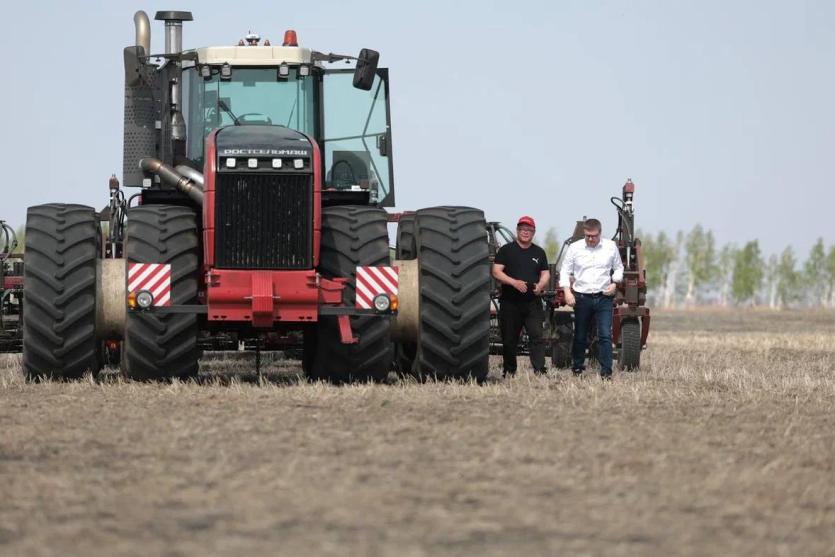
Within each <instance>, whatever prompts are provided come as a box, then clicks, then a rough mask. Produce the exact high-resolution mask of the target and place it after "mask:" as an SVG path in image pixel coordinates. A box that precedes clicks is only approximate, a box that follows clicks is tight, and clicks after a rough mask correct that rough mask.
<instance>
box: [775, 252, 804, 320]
mask: <svg viewBox="0 0 835 557" xmlns="http://www.w3.org/2000/svg"><path fill="white" fill-rule="evenodd" d="M796 266H797V259H796V258H795V256H794V250H793V249H792V247H791V246H786V249H784V250H783V253H781V254H780V259H779V260H778V262H777V268H776V269H775V271H774V272H775V275H776V276H775V282H776V289H777V300H778V302H779V303H780V307H786V306H787V305H789V304H790V303H791V302H793V301H795V300H797V299H798V298H799V296H800V288H799V286H800V284H799V283H800V273H799V272H798V271H797V270H796V269H795V267H796Z"/></svg>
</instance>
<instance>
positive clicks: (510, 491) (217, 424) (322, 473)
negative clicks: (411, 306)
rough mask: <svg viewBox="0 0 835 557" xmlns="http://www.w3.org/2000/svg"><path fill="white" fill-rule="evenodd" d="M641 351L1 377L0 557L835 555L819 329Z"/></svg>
mask: <svg viewBox="0 0 835 557" xmlns="http://www.w3.org/2000/svg"><path fill="white" fill-rule="evenodd" d="M651 343H652V345H651V348H650V350H649V351H648V352H646V353H645V358H644V362H645V370H644V371H642V372H640V373H635V374H617V375H616V377H615V380H614V382H612V383H611V384H603V383H601V382H600V381H599V380H598V379H597V378H595V377H591V376H590V377H585V378H582V379H575V378H571V377H568V376H567V374H566V373H565V372H554V371H552V372H551V374H550V375H549V377H547V378H542V377H537V376H533V375H531V374H529V373H522V374H521V375H520V376H519V377H517V378H515V379H513V380H508V381H501V380H500V379H498V378H497V377H494V381H492V382H491V383H489V384H488V385H486V386H483V387H478V386H476V385H461V384H436V383H430V384H424V385H418V384H414V383H410V382H398V383H395V384H392V385H386V386H379V385H378V386H369V385H354V386H347V387H334V386H329V385H323V384H307V383H304V382H299V381H297V380H296V379H295V374H296V373H297V371H298V368H297V366H296V365H295V364H294V363H286V362H275V363H273V364H272V365H271V368H270V370H269V371H270V373H269V374H268V375H267V378H268V381H267V382H266V384H263V385H259V384H257V383H255V382H253V381H252V380H253V379H254V378H253V376H252V374H251V368H250V366H248V364H247V363H246V362H228V363H224V362H217V361H213V362H209V363H207V364H206V366H205V372H206V373H205V374H204V377H205V379H206V380H205V381H204V382H203V384H173V385H144V384H135V383H124V382H121V381H116V380H105V381H102V382H100V383H94V382H91V381H87V382H81V383H75V384H57V383H47V384H29V383H25V382H24V381H23V380H22V378H21V376H20V373H19V369H18V365H17V364H16V363H15V361H14V360H13V359H12V360H11V361H7V367H6V368H5V369H2V370H0V554H4V555H6V554H33V555H39V554H56V553H62V554H109V555H113V554H143V555H147V554H167V555H178V554H196V553H202V552H206V551H209V552H210V553H212V554H235V555H237V554H242V553H244V552H246V553H254V554H275V553H282V554H296V555H297V554H334V555H335V554H340V555H342V554H396V555H430V554H431V555H436V554H442V555H443V554H468V553H478V554H488V555H489V554H496V555H499V554H531V555H536V554H542V555H552V554H556V553H557V552H560V553H565V552H571V553H585V554H607V555H618V554H629V555H634V554H649V553H652V554H665V553H666V554H672V555H688V554H754V553H757V554H760V553H765V554H793V555H800V554H802V555H812V554H832V553H833V548H834V547H835V379H833V371H835V314H833V313H815V314H805V313H766V312H748V313H723V312H704V311H702V312H697V313H683V312H682V313H666V314H661V315H660V316H659V317H658V318H657V320H656V323H655V324H654V333H653V336H652V338H651ZM522 369H528V368H527V366H522Z"/></svg>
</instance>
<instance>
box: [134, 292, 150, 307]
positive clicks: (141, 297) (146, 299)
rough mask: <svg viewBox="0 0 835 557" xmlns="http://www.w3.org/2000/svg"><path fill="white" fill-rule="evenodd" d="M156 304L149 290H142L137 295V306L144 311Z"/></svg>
mask: <svg viewBox="0 0 835 557" xmlns="http://www.w3.org/2000/svg"><path fill="white" fill-rule="evenodd" d="M153 304H154V295H153V294H151V293H150V292H148V291H147V290H140V291H139V292H137V293H136V305H138V306H139V307H141V308H142V309H148V308H149V307H151V306H152V305H153Z"/></svg>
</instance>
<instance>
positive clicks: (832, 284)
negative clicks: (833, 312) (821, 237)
mask: <svg viewBox="0 0 835 557" xmlns="http://www.w3.org/2000/svg"><path fill="white" fill-rule="evenodd" d="M826 278H827V284H826V304H827V306H828V307H831V308H835V245H832V246H829V252H828V253H827V254H826Z"/></svg>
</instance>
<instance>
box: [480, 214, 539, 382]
mask: <svg viewBox="0 0 835 557" xmlns="http://www.w3.org/2000/svg"><path fill="white" fill-rule="evenodd" d="M535 233H536V223H535V222H534V220H533V219H532V218H531V217H527V216H525V217H522V218H520V219H519V222H518V223H517V224H516V241H515V242H512V243H510V244H505V245H503V246H502V247H501V248H499V251H498V253H496V259H495V260H494V261H493V278H495V279H496V280H497V281H498V282H499V283H501V285H502V296H501V304H500V306H499V326H500V327H501V331H502V353H503V354H504V368H503V370H502V373H503V374H504V375H507V374H511V375H513V374H515V373H516V348H517V346H518V344H519V334H520V333H521V332H522V327H525V330H526V331H527V332H528V339H529V340H530V352H531V365H532V366H533V369H534V371H536V372H537V373H546V372H547V371H548V370H547V368H546V367H545V346H544V344H543V339H542V322H543V321H544V320H545V310H544V308H543V307H542V299H541V298H540V297H539V296H540V295H541V294H542V292H543V290H545V287H546V286H547V285H548V279H549V278H550V277H551V274H550V273H549V272H548V259H547V257H546V256H545V250H543V249H542V248H541V247H539V246H537V245H536V244H534V243H533V235H534V234H535Z"/></svg>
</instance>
